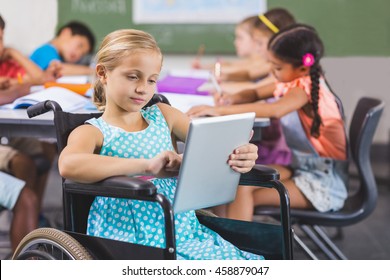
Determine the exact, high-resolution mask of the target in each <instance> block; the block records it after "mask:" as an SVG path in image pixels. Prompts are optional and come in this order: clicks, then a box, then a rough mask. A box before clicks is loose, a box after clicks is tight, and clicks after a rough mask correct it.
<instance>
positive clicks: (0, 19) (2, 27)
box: [0, 15, 5, 29]
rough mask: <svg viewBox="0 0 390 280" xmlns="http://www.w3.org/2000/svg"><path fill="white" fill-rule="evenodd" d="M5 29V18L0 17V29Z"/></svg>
mask: <svg viewBox="0 0 390 280" xmlns="http://www.w3.org/2000/svg"><path fill="white" fill-rule="evenodd" d="M4 28H5V21H4V20H3V18H2V17H1V15H0V29H4Z"/></svg>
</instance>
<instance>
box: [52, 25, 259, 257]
mask: <svg viewBox="0 0 390 280" xmlns="http://www.w3.org/2000/svg"><path fill="white" fill-rule="evenodd" d="M96 58H97V66H96V74H97V81H96V84H95V92H94V101H95V103H96V104H97V105H98V107H99V108H102V109H104V111H103V115H102V117H100V118H98V119H91V120H89V121H87V122H88V123H89V124H86V125H82V126H79V127H78V128H76V129H75V130H74V131H73V132H72V133H71V134H70V136H69V138H68V144H67V146H66V147H65V149H64V150H63V152H62V153H61V155H60V158H59V171H60V174H61V176H63V177H65V178H69V179H71V180H75V181H79V182H85V183H88V182H96V181H100V180H102V179H104V178H107V177H110V176H115V175H129V176H134V175H137V174H142V175H145V176H147V177H151V179H150V181H151V182H152V183H153V184H155V185H156V187H157V191H158V192H159V193H162V194H164V195H165V196H166V197H167V198H168V199H169V200H170V202H171V203H172V199H173V197H174V192H175V188H176V185H177V178H175V176H177V174H178V171H179V167H180V164H181V156H180V155H178V154H177V153H176V151H175V148H174V147H175V146H176V144H175V141H174V140H173V139H179V140H181V141H185V137H186V135H187V131H188V128H189V119H188V117H186V115H185V114H183V113H182V112H180V111H179V110H177V109H175V108H173V107H171V106H169V105H167V104H161V103H159V104H156V105H153V106H151V107H148V108H146V109H142V108H143V107H144V106H145V105H146V104H147V103H148V101H149V100H150V99H151V98H152V96H153V94H154V93H155V91H156V81H157V79H158V76H159V74H160V71H161V66H162V54H161V51H160V49H159V47H158V46H157V43H156V41H155V39H154V38H153V37H152V36H151V35H150V34H148V33H145V32H143V31H138V30H132V29H129V30H118V31H114V32H112V33H110V34H108V35H107V36H106V38H105V39H104V40H103V42H102V44H101V46H100V49H99V51H98V53H97V55H96ZM256 152H257V148H256V146H254V145H251V144H248V145H244V146H241V147H238V148H237V149H236V150H235V151H234V152H233V153H232V154H231V155H230V159H229V162H228V163H229V165H230V166H231V168H232V169H233V170H235V171H237V172H241V173H243V172H248V171H249V170H250V169H251V168H252V167H253V165H254V161H255V159H256V157H257V154H256ZM74 166H78V168H74ZM115 209H117V210H115ZM140 217H143V218H142V220H143V221H140V220H139V218H140ZM146 217H147V219H146ZM144 218H145V219H144ZM175 229H176V244H177V257H178V258H179V259H259V258H261V256H257V255H254V254H251V253H248V252H244V251H240V250H239V249H237V248H236V247H235V246H233V245H232V244H231V243H229V242H227V241H226V240H224V239H223V238H222V237H220V236H219V235H218V234H217V233H215V232H214V231H212V230H210V229H208V228H206V227H204V226H202V225H201V224H200V223H199V221H198V219H197V218H196V215H195V212H194V211H188V212H184V213H178V214H175ZM163 232H164V215H163V214H162V212H161V208H159V207H156V205H155V203H152V202H145V201H138V200H129V199H117V198H108V197H97V198H96V199H95V201H94V202H93V204H92V206H91V209H90V214H89V217H88V227H87V233H88V234H89V235H93V236H99V237H102V238H111V239H117V240H122V241H127V242H132V243H138V244H143V245H148V246H154V247H163V246H164V244H165V238H164V233H163Z"/></svg>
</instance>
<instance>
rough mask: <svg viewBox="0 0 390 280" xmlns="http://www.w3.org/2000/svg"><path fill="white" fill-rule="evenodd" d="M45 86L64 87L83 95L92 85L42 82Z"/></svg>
mask: <svg viewBox="0 0 390 280" xmlns="http://www.w3.org/2000/svg"><path fill="white" fill-rule="evenodd" d="M44 87H45V88H49V87H63V88H66V89H69V90H71V91H74V92H76V93H78V94H80V95H85V94H86V93H87V90H89V89H90V88H91V87H92V84H89V83H87V84H66V83H57V82H47V83H45V84H44Z"/></svg>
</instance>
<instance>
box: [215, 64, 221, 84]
mask: <svg viewBox="0 0 390 280" xmlns="http://www.w3.org/2000/svg"><path fill="white" fill-rule="evenodd" d="M214 75H215V77H216V78H217V81H219V80H220V79H221V62H219V60H217V62H216V63H215V65H214Z"/></svg>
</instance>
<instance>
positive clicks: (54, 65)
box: [45, 60, 63, 81]
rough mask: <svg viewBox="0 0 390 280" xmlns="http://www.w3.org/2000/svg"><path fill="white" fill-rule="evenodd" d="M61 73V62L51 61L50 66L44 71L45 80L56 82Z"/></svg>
mask: <svg viewBox="0 0 390 280" xmlns="http://www.w3.org/2000/svg"><path fill="white" fill-rule="evenodd" d="M62 71H63V65H62V63H61V61H58V60H53V61H52V62H51V63H50V64H49V67H47V69H46V71H45V76H46V77H45V78H46V79H47V80H48V81H51V80H56V79H58V78H61V77H62Z"/></svg>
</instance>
